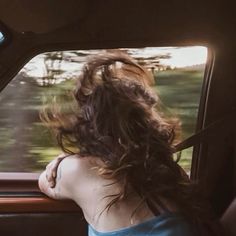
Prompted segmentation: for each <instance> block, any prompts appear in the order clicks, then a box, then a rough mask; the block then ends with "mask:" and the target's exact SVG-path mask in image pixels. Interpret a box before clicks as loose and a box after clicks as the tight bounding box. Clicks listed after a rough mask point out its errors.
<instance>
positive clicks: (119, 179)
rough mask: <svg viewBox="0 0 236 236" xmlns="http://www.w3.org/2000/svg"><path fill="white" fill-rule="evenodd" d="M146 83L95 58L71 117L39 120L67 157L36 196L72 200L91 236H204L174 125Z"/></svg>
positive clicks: (123, 62) (139, 71)
mask: <svg viewBox="0 0 236 236" xmlns="http://www.w3.org/2000/svg"><path fill="white" fill-rule="evenodd" d="M151 82H152V79H151V77H150V74H149V73H148V72H147V71H145V69H144V68H142V67H141V66H140V65H138V64H137V63H136V62H135V61H134V60H133V59H131V58H130V57H129V56H128V55H126V54H124V53H121V52H119V51H116V52H109V53H106V54H102V55H98V56H94V57H92V58H90V59H89V60H88V61H87V63H86V65H85V66H84V68H83V72H82V74H81V76H80V78H79V79H78V84H77V86H76V90H75V91H74V93H73V98H74V105H73V106H72V109H67V111H65V112H62V111H60V109H59V108H60V106H59V105H57V106H54V108H52V109H51V110H47V111H44V112H43V113H42V114H41V117H42V119H43V120H44V122H46V123H47V124H48V125H49V126H50V127H51V128H52V129H53V130H54V131H55V134H56V137H57V140H58V143H59V145H60V147H61V148H62V150H63V152H64V154H62V155H60V156H59V157H58V158H56V159H55V160H54V161H52V162H51V163H50V164H49V165H48V167H47V169H46V171H45V172H44V173H42V175H41V176H40V179H39V186H40V189H41V190H42V191H43V192H44V193H45V194H47V195H48V196H49V197H52V198H54V199H72V200H74V201H75V202H76V203H77V204H78V205H79V206H80V207H81V209H82V211H83V213H84V216H85V219H86V220H87V222H88V224H89V235H90V236H95V235H103V234H104V235H107V236H109V235H114V234H115V235H122V236H123V235H160V236H167V235H168V236H172V235H175V236H178V235H181V236H187V235H188V236H190V235H201V234H202V233H200V228H201V227H200V225H201V223H200V222H201V221H202V220H203V219H204V218H207V216H206V213H205V211H204V210H203V206H202V203H201V202H200V201H199V200H198V197H197V195H196V193H195V191H194V186H193V184H192V183H191V182H190V180H189V179H188V177H187V176H186V174H185V173H184V171H183V170H182V169H181V168H180V166H179V165H178V164H177V162H176V161H175V160H174V159H173V151H174V148H173V142H174V139H175V130H176V129H177V128H178V125H177V123H176V122H175V123H173V122H168V121H167V120H166V119H164V118H163V117H162V114H161V112H160V111H159V110H158V109H157V104H158V97H157V96H156V94H155V93H154V92H153V91H152V90H151V87H150V84H151ZM68 110H69V111H68ZM72 150H73V151H72ZM65 157H66V158H65Z"/></svg>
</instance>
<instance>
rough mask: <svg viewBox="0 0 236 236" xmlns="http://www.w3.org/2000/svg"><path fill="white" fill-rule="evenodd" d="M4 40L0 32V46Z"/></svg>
mask: <svg viewBox="0 0 236 236" xmlns="http://www.w3.org/2000/svg"><path fill="white" fill-rule="evenodd" d="M4 40H5V37H4V35H3V33H2V32H1V31H0V44H1V43H3V42H4Z"/></svg>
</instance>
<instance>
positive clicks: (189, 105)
mask: <svg viewBox="0 0 236 236" xmlns="http://www.w3.org/2000/svg"><path fill="white" fill-rule="evenodd" d="M3 39H4V36H3V35H2V34H1V32H0V43H1V40H3ZM121 50H124V51H126V52H127V53H128V54H130V55H131V56H132V57H134V58H135V59H136V60H137V61H138V62H139V63H140V64H141V65H143V66H145V67H146V68H147V69H148V70H149V71H150V73H152V74H153V76H154V79H155V85H153V89H154V90H155V91H156V92H157V93H158V94H159V96H160V98H161V102H162V105H163V107H164V112H165V113H166V115H167V116H171V117H178V118H179V119H180V121H181V123H182V131H183V135H182V139H184V138H187V137H188V136H190V135H191V134H193V133H194V132H195V126H196V120H197V113H198V107H199V101H200V95H201V87H202V83H203V77H204V69H205V63H206V58H207V49H206V48H205V47H198V46H196V47H162V48H140V49H127V48H125V49H121ZM100 51H102V50H78V51H59V52H48V53H43V54H40V55H38V56H36V57H35V58H33V59H32V60H31V61H29V62H28V63H27V64H26V65H25V66H24V68H23V69H22V70H21V71H20V72H19V73H18V75H16V76H15V78H14V79H13V80H12V81H11V82H10V83H9V84H8V86H7V87H6V88H5V89H4V90H3V91H2V92H1V94H0V109H1V111H0V123H1V126H0V131H1V136H0V171H1V172H39V171H41V170H42V169H44V167H45V165H46V164H47V163H48V162H49V161H50V160H51V159H53V158H54V157H55V156H57V155H58V154H59V153H60V150H59V148H58V147H57V145H56V142H55V140H54V139H53V138H52V135H51V133H50V131H48V130H47V128H45V127H44V126H43V124H42V123H41V122H40V119H39V115H38V114H39V110H40V109H41V108H42V104H43V103H44V102H45V101H48V100H50V99H54V97H55V96H58V95H63V94H65V93H67V92H68V91H70V90H71V89H73V86H74V83H75V81H76V79H77V78H78V75H79V73H80V71H81V68H82V66H83V63H84V62H85V60H86V56H88V55H91V54H97V53H99V52H100ZM191 156H192V150H190V149H189V150H187V151H185V152H183V154H182V159H181V161H180V163H181V165H182V166H183V167H184V168H185V169H186V170H187V171H189V169H190V165H191Z"/></svg>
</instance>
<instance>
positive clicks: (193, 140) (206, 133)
mask: <svg viewBox="0 0 236 236" xmlns="http://www.w3.org/2000/svg"><path fill="white" fill-rule="evenodd" d="M235 114H236V109H233V111H231V112H229V113H227V114H226V115H224V116H223V117H221V118H220V119H218V120H216V121H214V122H213V123H211V124H209V125H208V126H206V127H205V128H204V129H202V130H200V131H198V132H197V133H195V134H193V135H192V136H190V137H188V138H186V139H185V140H184V141H182V142H180V143H178V144H177V145H175V150H174V153H176V152H181V151H182V150H184V149H187V148H189V147H192V146H194V145H196V144H199V143H202V142H203V141H206V140H207V139H208V138H209V137H210V136H211V135H213V134H215V133H216V132H218V131H219V129H220V125H222V124H223V123H224V122H225V121H227V120H229V119H231V118H232V117H233V116H234V115H235Z"/></svg>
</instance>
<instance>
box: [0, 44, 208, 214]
mask: <svg viewBox="0 0 236 236" xmlns="http://www.w3.org/2000/svg"><path fill="white" fill-rule="evenodd" d="M6 41H7V40H6ZM159 46H161V45H159ZM180 46H194V45H180ZM202 46H204V47H207V51H208V59H207V62H206V64H205V72H204V77H203V83H202V90H201V94H200V102H199V108H198V116H197V121H196V131H198V130H199V129H201V127H203V122H204V114H205V110H206V107H205V106H206V103H207V97H208V91H209V87H210V78H211V73H210V72H209V71H211V70H212V68H213V56H212V51H211V50H210V49H209V46H208V45H202ZM153 47H158V45H153ZM58 50H59V49H58ZM61 50H66V49H65V48H63V49H61ZM70 50H71V49H70ZM77 50H83V49H77ZM44 52H45V50H44V51H37V53H36V52H35V53H34V55H32V54H31V56H30V57H28V58H27V59H28V61H29V60H30V59H31V58H33V57H34V56H37V55H39V54H40V53H44ZM24 61H25V62H26V63H27V62H28V61H27V60H26V58H25V60H24ZM26 63H25V64H26ZM10 81H11V80H9V81H8V83H9V82H10ZM2 89H3V88H2ZM199 150H200V148H199V145H196V146H195V147H194V149H193V153H192V155H193V156H192V164H191V178H196V173H197V171H198V165H197V164H198V159H199V154H200V151H199ZM38 177H39V173H30V172H29V173H24V172H0V186H1V188H0V213H7V212H8V213H9V212H17V213H21V212H26V211H29V212H81V209H80V208H79V207H78V205H76V204H75V203H74V202H72V201H57V200H52V199H49V198H48V197H47V196H45V195H44V194H43V193H42V192H41V191H40V189H39V187H38Z"/></svg>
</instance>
